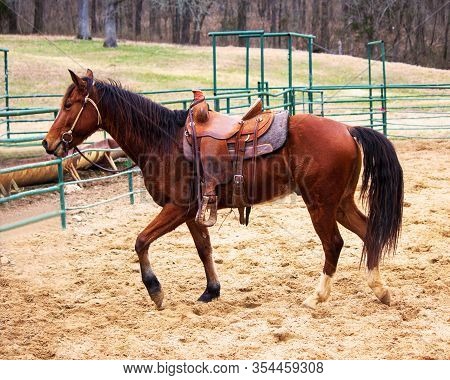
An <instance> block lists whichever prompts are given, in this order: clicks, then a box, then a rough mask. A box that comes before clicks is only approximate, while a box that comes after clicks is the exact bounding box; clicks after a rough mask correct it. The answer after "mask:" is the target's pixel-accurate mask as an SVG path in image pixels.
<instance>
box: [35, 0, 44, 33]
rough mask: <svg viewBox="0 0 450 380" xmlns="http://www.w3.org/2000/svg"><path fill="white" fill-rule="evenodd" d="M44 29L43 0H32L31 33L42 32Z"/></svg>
mask: <svg viewBox="0 0 450 380" xmlns="http://www.w3.org/2000/svg"><path fill="white" fill-rule="evenodd" d="M43 29H44V0H34V23H33V33H43Z"/></svg>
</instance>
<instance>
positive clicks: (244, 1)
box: [237, 0, 249, 46]
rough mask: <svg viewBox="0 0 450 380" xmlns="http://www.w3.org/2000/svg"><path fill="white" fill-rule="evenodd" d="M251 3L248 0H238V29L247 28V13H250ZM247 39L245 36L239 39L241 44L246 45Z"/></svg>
mask: <svg viewBox="0 0 450 380" xmlns="http://www.w3.org/2000/svg"><path fill="white" fill-rule="evenodd" d="M248 8H249V3H248V0H240V1H239V2H238V14H237V28H238V30H246V29H247V13H248ZM244 45H245V40H244V39H243V38H240V39H239V46H244Z"/></svg>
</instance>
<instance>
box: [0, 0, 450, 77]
mask: <svg viewBox="0 0 450 380" xmlns="http://www.w3.org/2000/svg"><path fill="white" fill-rule="evenodd" d="M449 26H450V1H448V0H335V1H328V0H253V1H251V0H221V1H212V0H77V1H71V0H0V32H1V33H11V34H29V33H43V34H58V35H73V36H77V37H78V38H82V39H89V38H91V37H102V38H104V40H105V43H104V46H106V47H114V46H116V38H117V37H118V38H119V39H120V38H123V39H130V40H142V41H154V42H170V43H179V44H194V45H209V44H210V40H209V38H208V32H210V31H218V30H246V29H264V30H265V31H270V32H278V31H292V32H300V33H310V34H314V35H316V36H317V39H316V41H315V42H316V45H315V51H316V52H330V53H335V54H349V55H354V56H365V54H366V46H365V44H366V42H367V41H369V40H377V39H383V40H384V41H385V42H386V48H387V58H388V59H389V60H390V61H402V62H407V63H412V64H417V65H423V66H432V67H440V68H450V66H449V62H448V61H449V57H448V54H449V52H448V45H449ZM242 42H243V41H239V39H237V38H228V39H226V38H224V39H220V41H219V43H221V44H236V45H238V44H242ZM285 45H286V44H285V41H284V40H283V39H281V38H272V39H269V40H267V43H266V46H268V47H274V48H277V47H285ZM296 48H304V46H303V45H302V42H301V41H297V42H296Z"/></svg>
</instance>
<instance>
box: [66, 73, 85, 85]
mask: <svg viewBox="0 0 450 380" xmlns="http://www.w3.org/2000/svg"><path fill="white" fill-rule="evenodd" d="M69 73H70V76H71V77H72V81H73V83H74V84H75V86H77V87H78V88H79V89H85V88H86V82H85V81H84V80H83V79H81V78H80V77H79V76H78V75H77V74H75V73H74V72H73V71H72V70H70V69H69Z"/></svg>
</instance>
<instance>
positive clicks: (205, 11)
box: [191, 0, 213, 45]
mask: <svg viewBox="0 0 450 380" xmlns="http://www.w3.org/2000/svg"><path fill="white" fill-rule="evenodd" d="M191 5H192V7H191V12H192V19H193V22H194V35H193V37H192V43H193V44H195V45H200V35H201V31H202V28H203V22H204V21H205V18H206V16H208V15H209V10H210V8H211V6H212V5H213V0H195V1H193V2H191Z"/></svg>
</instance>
